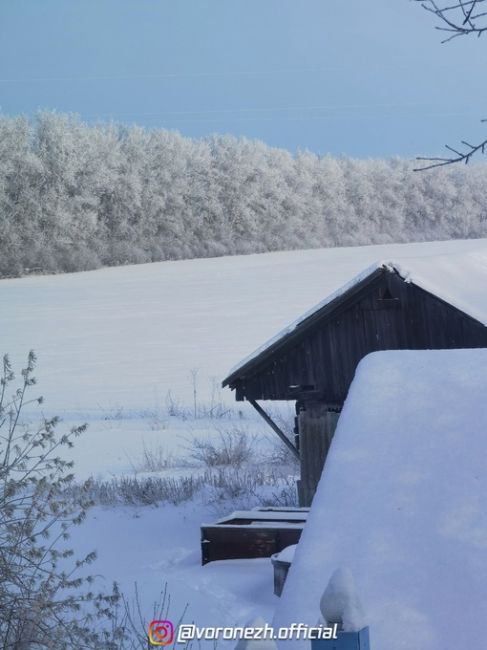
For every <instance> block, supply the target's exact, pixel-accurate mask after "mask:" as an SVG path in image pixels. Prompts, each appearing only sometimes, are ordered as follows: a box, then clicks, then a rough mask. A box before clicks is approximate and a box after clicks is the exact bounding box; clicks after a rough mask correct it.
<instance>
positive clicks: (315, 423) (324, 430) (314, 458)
mask: <svg viewBox="0 0 487 650" xmlns="http://www.w3.org/2000/svg"><path fill="white" fill-rule="evenodd" d="M338 415H339V414H338V413H336V412H335V411H330V410H329V407H328V406H327V405H326V404H324V403H322V402H305V404H304V409H303V410H302V411H301V412H300V413H299V416H298V425H299V450H300V458H301V479H300V481H299V487H298V497H299V505H300V506H306V507H307V506H310V505H311V502H312V500H313V497H314V494H315V492H316V487H317V485H318V481H319V480H320V477H321V472H322V470H323V465H324V463H325V459H326V455H327V453H328V449H329V447H330V443H331V440H332V438H333V434H334V433H335V428H336V424H337V421H338Z"/></svg>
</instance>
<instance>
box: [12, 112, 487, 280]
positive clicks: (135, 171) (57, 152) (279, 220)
mask: <svg viewBox="0 0 487 650" xmlns="http://www.w3.org/2000/svg"><path fill="white" fill-rule="evenodd" d="M412 167H413V165H412V164H411V163H410V162H409V161H405V160H401V159H393V160H387V161H385V160H353V159H349V158H333V157H331V156H325V157H320V156H317V155H316V154H313V153H311V152H307V151H303V152H298V153H297V154H296V155H292V154H291V153H289V152H288V151H284V150H282V149H276V148H272V147H269V146H267V145H265V144H264V143H263V142H259V141H252V140H248V139H245V138H240V139H238V138H235V137H232V136H213V137H209V138H204V139H202V140H194V139H191V138H185V137H183V136H182V135H180V134H178V133H174V132H171V131H165V130H157V129H155V130H151V131H147V130H144V129H141V128H139V127H130V128H128V127H121V126H117V125H115V124H97V125H88V124H85V123H83V122H81V121H80V120H79V119H78V118H76V117H74V116H72V115H63V114H57V113H49V112H44V113H40V114H39V115H38V116H37V118H36V120H35V121H32V122H30V121H29V120H27V119H26V118H22V117H18V118H11V117H1V116H0V275H2V276H14V275H21V274H22V273H26V272H32V271H35V272H60V271H74V270H84V269H89V268H96V267H99V266H102V265H118V264H127V263H139V262H150V261H158V260H166V259H182V258H191V257H207V256H216V255H232V254H240V253H253V252H264V251H270V250H283V249H296V248H310V247H317V246H344V245H346V246H353V245H363V244H372V243H384V242H393V241H394V242H406V241H421V240H430V239H449V238H452V237H455V238H457V237H482V236H485V235H487V219H486V212H487V210H486V207H485V206H486V205H487V165H484V164H480V165H476V166H474V167H472V168H467V169H454V168H443V169H441V170H434V171H433V172H432V173H431V174H428V175H419V176H421V178H418V175H415V174H412V173H411V172H412Z"/></svg>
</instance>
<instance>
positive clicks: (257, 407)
mask: <svg viewBox="0 0 487 650" xmlns="http://www.w3.org/2000/svg"><path fill="white" fill-rule="evenodd" d="M248 401H249V402H250V404H252V406H253V407H254V409H255V410H256V411H257V413H258V414H259V415H260V416H261V417H262V418H264V420H265V421H266V422H267V424H268V425H269V426H270V427H271V429H272V430H273V431H275V432H276V433H277V435H278V436H279V438H280V439H281V440H282V442H283V443H284V444H285V445H286V446H287V447H288V448H289V449H290V450H291V451H292V453H293V454H294V455H295V456H296V458H298V459H299V451H298V450H297V449H296V447H295V446H294V445H293V443H292V442H291V441H290V440H289V438H288V437H287V436H286V434H285V433H284V432H283V431H281V429H279V427H278V426H277V424H276V423H275V422H274V420H273V419H272V418H271V417H270V416H269V415H267V413H266V412H265V411H264V409H263V408H262V406H260V404H257V402H256V401H255V400H254V399H249V400H248Z"/></svg>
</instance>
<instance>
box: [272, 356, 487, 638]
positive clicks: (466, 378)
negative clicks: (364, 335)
mask: <svg viewBox="0 0 487 650" xmlns="http://www.w3.org/2000/svg"><path fill="white" fill-rule="evenodd" d="M486 384H487V351H486V350H446V351H444V350H439V351H392V352H389V351H388V352H379V353H374V354H371V355H368V356H367V357H365V359H363V361H362V362H361V363H360V365H359V367H358V370H357V374H356V376H355V379H354V381H353V383H352V386H351V389H350V392H349V395H348V397H347V401H346V403H345V407H344V409H343V412H342V415H341V417H340V420H339V423H338V427H337V430H336V433H335V437H334V439H333V442H332V445H331V448H330V452H329V455H328V458H327V461H326V467H325V472H324V473H323V476H322V478H321V481H320V483H319V486H318V489H317V493H316V496H315V499H314V502H313V507H312V510H311V513H310V517H309V520H308V524H307V526H306V528H305V530H304V533H303V537H302V539H301V541H300V543H299V545H298V548H297V550H296V554H295V559H294V563H293V567H292V568H291V572H290V575H289V580H288V582H287V584H286V587H285V590H284V594H283V596H282V599H281V603H280V605H279V606H278V610H277V614H276V617H275V624H276V625H287V624H289V623H290V622H291V621H303V622H306V623H308V624H310V625H313V624H314V623H315V622H316V620H317V618H318V615H319V602H320V597H321V594H322V592H323V589H324V587H325V586H326V584H327V582H328V579H329V578H330V576H331V575H332V574H333V572H334V571H335V570H336V569H337V568H339V567H343V566H345V567H349V568H350V569H351V570H352V573H353V575H354V576H355V579H356V582H357V586H358V588H359V590H360V595H361V599H362V602H363V603H364V606H365V608H366V610H367V618H368V624H369V625H370V633H371V647H373V648H374V650H387V649H394V650H410V648H413V647H417V648H421V649H422V650H443V649H445V650H446V649H451V650H453V648H456V647H458V644H460V645H462V646H464V647H469V648H475V647H483V644H484V636H485V635H484V633H483V630H482V624H481V623H480V621H482V622H483V621H485V620H486V619H487V559H486V548H487V509H486V507H485V498H484V497H485V494H486V493H487V454H486V448H487V441H486V435H485V434H486V430H487V404H486V401H485V386H486ZM290 647H291V648H296V649H298V648H299V649H300V650H302V649H304V648H305V647H306V646H305V645H303V643H302V642H301V643H299V642H294V643H292V644H288V645H287V646H286V648H288V649H289V648H290Z"/></svg>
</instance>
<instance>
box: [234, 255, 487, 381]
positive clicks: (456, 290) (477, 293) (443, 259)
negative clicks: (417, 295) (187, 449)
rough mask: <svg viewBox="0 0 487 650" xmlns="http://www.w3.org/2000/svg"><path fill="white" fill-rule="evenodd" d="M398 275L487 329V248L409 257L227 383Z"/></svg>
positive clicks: (375, 268) (329, 300)
mask: <svg viewBox="0 0 487 650" xmlns="http://www.w3.org/2000/svg"><path fill="white" fill-rule="evenodd" d="M384 269H385V270H388V271H390V272H392V273H397V274H398V275H399V276H400V277H401V278H402V279H403V280H404V281H405V282H411V283H412V284H415V285H416V286H418V287H420V288H422V289H424V290H425V291H428V292H429V293H432V294H434V295H435V296H437V297H438V298H440V299H442V300H444V301H445V302H447V303H449V304H450V305H452V306H453V307H456V308H457V309H459V310H460V311H462V312H464V313H465V314H468V315H469V316H471V317H472V318H474V319H475V320H477V321H479V322H480V323H482V324H483V325H486V326H487V247H486V248H485V249H481V250H478V251H472V252H468V253H458V254H448V255H430V256H426V257H409V258H403V259H402V260H401V261H392V260H391V261H387V260H383V261H378V262H375V263H374V264H372V265H371V266H369V267H368V268H366V269H365V270H364V271H362V272H361V273H359V274H358V275H356V276H355V277H353V278H352V279H351V280H350V281H349V282H347V283H346V284H345V285H343V286H341V287H339V288H337V289H336V290H335V291H334V292H333V293H331V294H329V295H328V296H327V297H326V298H325V299H324V300H322V301H321V302H319V303H318V304H317V305H315V306H314V307H312V308H311V309H310V310H308V311H306V312H305V313H304V314H302V315H301V316H300V317H299V318H298V319H296V320H295V321H294V322H292V323H291V324H290V325H288V326H287V327H285V328H284V329H283V330H281V331H280V332H278V333H277V334H276V335H275V336H273V337H272V338H271V339H269V340H268V341H266V342H265V343H264V344H263V345H261V346H260V347H259V348H257V349H256V350H255V351H254V352H252V353H251V354H250V355H248V356H247V357H245V358H244V359H243V360H242V361H240V363H238V364H237V365H236V366H234V367H233V368H232V369H231V370H230V372H229V374H228V376H227V377H226V378H225V380H224V381H223V385H224V386H227V385H230V384H231V383H232V382H233V381H234V380H235V379H237V378H238V377H239V376H241V375H242V374H243V373H244V372H245V370H247V368H248V367H249V366H253V364H254V362H255V361H256V360H259V361H261V360H263V359H264V358H266V357H268V356H269V355H270V354H272V352H273V351H274V350H275V349H276V348H278V347H281V346H282V345H283V344H284V343H285V342H286V341H287V340H288V338H289V337H294V336H295V335H298V334H300V333H301V332H302V331H303V330H304V329H306V328H307V327H308V326H309V325H310V324H311V323H312V322H314V321H315V320H316V319H317V318H320V317H321V315H323V314H325V313H326V312H328V311H330V310H333V308H334V306H335V305H338V304H340V302H341V298H342V297H343V296H345V295H346V294H348V293H349V292H351V291H353V290H354V289H356V288H357V287H359V286H362V285H363V284H366V283H367V282H368V281H370V280H372V279H373V278H374V277H375V276H376V275H377V274H378V273H380V272H381V271H382V270H384Z"/></svg>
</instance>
